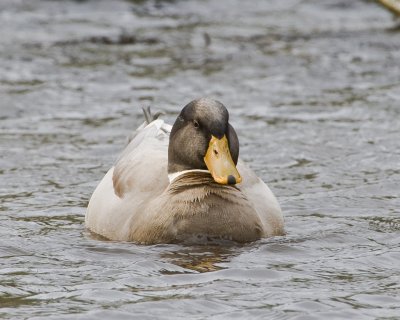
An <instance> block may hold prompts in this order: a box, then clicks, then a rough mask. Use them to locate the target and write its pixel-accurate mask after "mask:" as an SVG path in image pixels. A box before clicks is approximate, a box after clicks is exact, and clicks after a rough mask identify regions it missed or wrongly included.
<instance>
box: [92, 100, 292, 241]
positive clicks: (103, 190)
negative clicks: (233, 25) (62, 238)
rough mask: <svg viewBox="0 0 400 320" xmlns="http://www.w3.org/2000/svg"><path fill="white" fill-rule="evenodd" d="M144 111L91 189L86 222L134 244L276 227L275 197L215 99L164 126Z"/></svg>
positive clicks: (277, 231)
mask: <svg viewBox="0 0 400 320" xmlns="http://www.w3.org/2000/svg"><path fill="white" fill-rule="evenodd" d="M146 114H147V118H148V119H147V120H148V121H147V122H148V123H144V124H143V125H142V126H141V127H139V128H138V129H137V130H136V131H135V132H134V135H133V137H131V141H130V142H129V144H128V145H127V146H126V148H125V149H124V150H123V152H122V154H121V155H120V156H119V158H118V160H117V161H116V163H115V165H114V166H113V167H112V168H111V169H110V170H109V171H108V172H107V174H106V175H105V177H104V178H103V180H102V181H101V182H100V184H99V185H98V186H97V188H96V189H95V191H94V193H93V195H92V197H91V199H90V201H89V205H88V208H87V212H86V217H85V224H86V227H87V228H88V229H90V230H91V231H92V232H94V233H96V234H99V235H101V236H103V237H106V238H108V239H111V240H122V241H133V242H136V243H141V244H155V243H175V242H192V241H200V242H202V241H204V240H205V241H214V240H219V239H222V240H233V241H236V242H249V241H254V240H257V239H260V238H263V237H271V236H275V235H282V234H283V233H284V227H283V216H282V212H281V209H280V206H279V204H278V201H277V200H276V198H275V196H274V195H273V194H272V192H271V190H270V189H269V188H268V186H267V185H266V184H265V183H264V182H263V181H262V180H261V179H259V178H258V177H257V176H256V174H255V173H254V172H253V171H252V170H251V169H250V168H249V167H248V166H247V165H246V164H245V163H244V162H242V161H241V160H240V159H239V140H238V137H237V135H236V132H235V129H234V128H233V127H232V126H231V125H230V124H229V113H228V110H227V109H226V108H225V106H224V105H223V104H222V103H220V102H218V101H215V100H212V99H208V98H202V99H198V100H194V101H192V102H190V103H189V104H187V105H186V106H185V107H184V108H183V109H182V111H181V112H180V114H179V116H178V117H177V119H176V121H175V123H174V125H173V126H172V127H171V126H170V125H168V124H166V123H165V122H164V121H163V120H161V119H155V120H153V119H149V118H150V116H149V114H148V113H146Z"/></svg>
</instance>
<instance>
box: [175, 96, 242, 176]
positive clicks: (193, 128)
mask: <svg viewBox="0 0 400 320" xmlns="http://www.w3.org/2000/svg"><path fill="white" fill-rule="evenodd" d="M238 158H239V140H238V137H237V135H236V132H235V129H233V127H232V126H231V125H230V124H229V113H228V110H226V108H225V106H224V105H223V104H222V103H220V102H218V101H215V100H212V99H207V98H202V99H198V100H194V101H192V102H190V103H189V104H187V105H186V106H185V107H184V108H183V109H182V111H181V113H180V114H179V116H178V118H177V119H176V121H175V123H174V125H173V127H172V130H171V134H170V138H169V148H168V173H169V174H172V173H177V172H180V171H184V170H196V169H199V170H208V171H210V173H211V175H212V177H213V179H214V180H215V181H216V182H217V183H220V184H236V183H240V182H241V181H242V178H241V176H240V174H239V172H238V170H237V169H236V164H237V161H238Z"/></svg>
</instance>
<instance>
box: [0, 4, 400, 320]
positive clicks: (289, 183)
mask: <svg viewBox="0 0 400 320" xmlns="http://www.w3.org/2000/svg"><path fill="white" fill-rule="evenodd" d="M0 25H1V37H0V149H1V153H0V318H15V319H23V318H34V319H39V318H57V319H59V318H61V319H80V318H81V319H101V318H102V319H132V318H133V317H135V316H136V317H137V318H140V319H154V318H163V319H178V318H182V319H188V318H191V319H234V318H239V319H349V318H353V319H378V318H379V319H399V317H400V316H399V315H400V246H399V243H400V241H399V239H400V237H399V235H400V209H399V205H400V201H399V190H400V188H399V186H400V139H399V137H400V135H399V132H400V63H399V61H400V31H399V28H398V27H397V26H396V21H395V20H393V18H392V16H391V15H390V13H388V12H386V11H385V10H384V9H382V8H381V7H379V6H378V5H376V3H375V2H374V1H360V0H354V1H344V0H332V1H317V0H309V1H300V0H288V1H277V0H276V1H272V0H271V1H261V0H259V1H252V2H251V3H250V2H249V3H246V4H244V3H243V2H242V1H239V0H224V1H194V0H189V1H122V0H121V1H105V0H104V1H100V0H99V1H94V0H93V1H67V0H65V1H49V0H47V1H45V0H30V1H23V0H2V1H1V2H0ZM200 96H211V97H214V98H217V99H219V100H221V101H222V102H224V103H225V104H226V105H227V106H228V108H229V110H230V114H231V122H232V124H233V125H234V126H235V128H236V129H237V132H238V134H239V137H240V142H241V157H242V158H243V159H244V160H246V161H247V162H248V163H249V164H250V165H251V166H252V167H253V168H254V169H255V170H256V172H257V173H258V174H259V175H260V176H261V177H262V178H263V179H264V180H265V181H266V182H267V183H268V184H269V186H270V187H271V189H272V190H273V191H274V193H275V194H276V196H277V198H278V199H279V201H280V203H281V205H282V208H283V211H284V214H285V219H286V231H287V235H286V236H283V237H276V238H272V239H265V240H262V241H257V242H255V243H251V244H247V245H240V246H239V245H237V246H180V245H157V246H137V245H134V244H131V243H118V242H111V241H104V240H102V239H96V238H94V237H93V236H92V235H91V234H89V233H88V232H87V231H85V228H84V224H83V222H84V213H85V207H86V205H87V202H88V199H89V197H90V195H91V193H92V192H93V190H94V188H95V186H96V185H97V183H98V182H99V180H100V179H101V178H102V176H103V175H104V174H105V172H106V171H107V170H108V168H109V167H110V166H111V165H112V163H113V161H114V160H115V159H116V157H117V155H118V153H119V152H120V151H121V149H122V148H123V146H124V144H125V141H126V140H125V139H126V136H127V135H128V134H129V133H130V132H131V130H133V129H135V128H136V127H137V126H138V125H139V124H140V123H141V122H142V121H143V118H142V115H141V110H140V108H141V107H142V106H147V105H151V106H153V108H155V109H161V110H164V111H165V113H166V115H165V118H166V119H167V120H168V121H169V122H172V121H173V120H174V117H176V115H177V113H178V112H179V111H180V109H181V108H182V107H183V105H185V104H186V103H187V102H189V101H190V100H192V99H194V98H196V97H200Z"/></svg>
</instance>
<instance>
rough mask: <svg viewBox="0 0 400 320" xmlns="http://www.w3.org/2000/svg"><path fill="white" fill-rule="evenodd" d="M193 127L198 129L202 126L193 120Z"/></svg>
mask: <svg viewBox="0 0 400 320" xmlns="http://www.w3.org/2000/svg"><path fill="white" fill-rule="evenodd" d="M193 125H194V127H195V128H196V129H197V128H199V127H200V124H199V122H198V121H197V120H193Z"/></svg>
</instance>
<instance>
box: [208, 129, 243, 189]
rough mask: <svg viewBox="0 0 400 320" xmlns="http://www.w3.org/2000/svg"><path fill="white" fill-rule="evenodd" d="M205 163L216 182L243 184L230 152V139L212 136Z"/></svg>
mask: <svg viewBox="0 0 400 320" xmlns="http://www.w3.org/2000/svg"><path fill="white" fill-rule="evenodd" d="M204 162H205V163H206V166H207V168H208V170H209V171H210V172H211V175H212V177H213V178H214V180H215V182H217V183H220V184H236V183H240V182H242V177H241V176H240V174H239V172H238V170H237V169H236V166H235V163H234V162H233V160H232V156H231V153H230V151H229V145H228V139H227V138H226V136H225V135H224V136H223V137H222V138H221V139H218V138H216V137H214V136H211V140H210V144H209V145H208V149H207V153H206V156H205V157H204Z"/></svg>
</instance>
